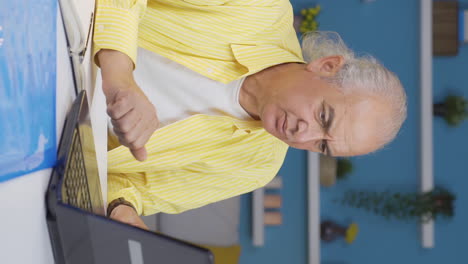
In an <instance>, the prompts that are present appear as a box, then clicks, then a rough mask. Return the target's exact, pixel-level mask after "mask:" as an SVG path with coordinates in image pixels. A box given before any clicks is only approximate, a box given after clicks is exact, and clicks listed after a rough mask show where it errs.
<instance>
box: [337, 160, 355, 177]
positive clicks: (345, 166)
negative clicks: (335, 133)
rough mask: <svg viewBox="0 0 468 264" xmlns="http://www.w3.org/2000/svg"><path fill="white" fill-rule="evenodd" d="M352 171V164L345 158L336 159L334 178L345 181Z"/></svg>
mask: <svg viewBox="0 0 468 264" xmlns="http://www.w3.org/2000/svg"><path fill="white" fill-rule="evenodd" d="M352 171H353V163H351V161H350V160H349V159H346V158H338V159H337V164H336V178H337V179H339V180H342V179H346V176H347V175H348V174H350V173H351V172H352Z"/></svg>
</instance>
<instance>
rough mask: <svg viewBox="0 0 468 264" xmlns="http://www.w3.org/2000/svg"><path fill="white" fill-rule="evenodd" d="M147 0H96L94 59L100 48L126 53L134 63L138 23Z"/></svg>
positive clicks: (95, 59)
mask: <svg viewBox="0 0 468 264" xmlns="http://www.w3.org/2000/svg"><path fill="white" fill-rule="evenodd" d="M146 5H147V0H98V1H97V8H96V21H95V26H94V61H95V63H96V64H97V65H98V66H99V61H98V60H97V56H95V55H96V54H97V53H98V52H99V51H100V50H101V49H111V50H117V51H120V52H123V53H125V54H126V55H128V56H129V57H130V58H131V59H132V61H133V63H134V65H135V64H136V57H137V56H136V55H137V49H138V25H139V22H140V19H141V18H142V17H143V15H144V12H145V10H146Z"/></svg>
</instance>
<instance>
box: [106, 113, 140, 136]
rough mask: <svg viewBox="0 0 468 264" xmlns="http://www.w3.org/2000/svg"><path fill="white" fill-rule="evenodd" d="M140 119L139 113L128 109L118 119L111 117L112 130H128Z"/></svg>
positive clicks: (126, 131)
mask: <svg viewBox="0 0 468 264" xmlns="http://www.w3.org/2000/svg"><path fill="white" fill-rule="evenodd" d="M140 120H141V113H140V112H138V111H136V110H135V109H132V110H130V112H128V113H126V114H125V115H124V116H122V117H121V118H120V119H111V123H112V125H113V126H114V130H117V131H119V132H120V133H122V134H125V133H128V132H130V131H131V130H132V129H134V128H135V126H136V125H137V124H138V122H140Z"/></svg>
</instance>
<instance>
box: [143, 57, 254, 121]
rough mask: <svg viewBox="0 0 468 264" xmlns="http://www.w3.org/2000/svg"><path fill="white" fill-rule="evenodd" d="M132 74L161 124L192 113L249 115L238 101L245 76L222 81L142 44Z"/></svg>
mask: <svg viewBox="0 0 468 264" xmlns="http://www.w3.org/2000/svg"><path fill="white" fill-rule="evenodd" d="M134 77H135V81H136V82H137V84H138V85H139V86H140V88H141V89H142V90H143V91H144V93H145V94H146V96H147V97H148V99H149V100H150V101H151V102H152V103H153V104H154V106H155V107H156V111H157V115H158V118H159V122H160V124H161V125H160V127H163V126H166V125H168V124H171V123H173V122H176V121H178V120H182V119H184V118H187V117H189V116H191V115H194V114H207V115H222V116H230V117H234V118H237V119H242V120H251V119H252V118H251V117H250V115H249V114H248V113H247V112H246V111H245V110H244V109H243V108H242V106H241V105H240V103H239V91H240V87H241V85H242V83H243V82H244V79H245V78H242V79H239V80H236V81H233V82H230V83H228V84H223V83H221V82H217V81H214V80H211V79H209V78H207V77H205V76H203V75H201V74H199V73H196V72H194V71H192V70H190V69H189V68H187V67H185V66H183V65H181V64H178V63H177V62H174V61H171V60H170V59H167V58H165V57H163V56H160V55H158V54H156V53H153V52H151V51H148V50H145V49H143V48H139V49H138V60H137V65H136V69H135V71H134Z"/></svg>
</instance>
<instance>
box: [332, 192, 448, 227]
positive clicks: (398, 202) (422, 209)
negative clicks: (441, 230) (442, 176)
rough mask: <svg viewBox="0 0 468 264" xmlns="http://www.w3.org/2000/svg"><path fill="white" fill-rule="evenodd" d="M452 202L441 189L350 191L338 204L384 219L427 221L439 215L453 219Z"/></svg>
mask: <svg viewBox="0 0 468 264" xmlns="http://www.w3.org/2000/svg"><path fill="white" fill-rule="evenodd" d="M455 199H456V197H455V195H454V194H452V193H451V192H450V191H448V190H446V189H444V188H441V187H437V188H435V189H434V190H432V191H430V192H425V193H401V192H390V191H385V192H376V191H355V190H351V191H347V192H346V193H345V195H344V197H343V198H342V199H341V204H343V205H346V206H350V207H354V208H359V209H364V210H366V211H369V212H372V213H375V214H377V215H381V216H384V217H385V218H387V219H391V218H396V219H398V220H411V219H421V220H422V221H423V222H427V221H429V220H431V219H436V218H438V217H439V216H442V217H445V218H452V217H453V215H454V206H453V203H454V201H455Z"/></svg>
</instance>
